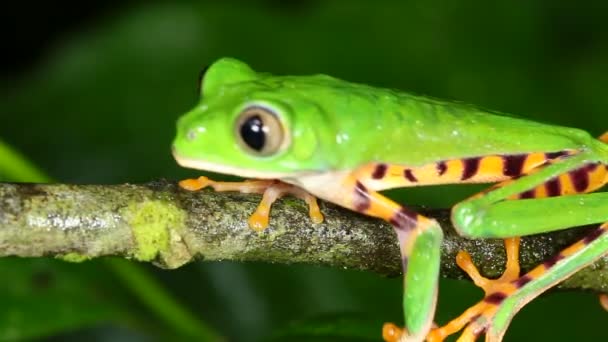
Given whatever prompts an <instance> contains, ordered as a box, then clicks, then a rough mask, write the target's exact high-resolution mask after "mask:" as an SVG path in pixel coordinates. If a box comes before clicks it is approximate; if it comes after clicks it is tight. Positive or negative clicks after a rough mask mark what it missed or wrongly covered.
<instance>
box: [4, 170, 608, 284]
mask: <svg viewBox="0 0 608 342" xmlns="http://www.w3.org/2000/svg"><path fill="white" fill-rule="evenodd" d="M258 201H259V196H256V195H243V194H238V193H216V192H213V191H211V190H203V191H200V192H188V191H184V190H181V189H180V188H179V187H178V186H177V185H176V184H175V183H173V182H168V181H156V182H150V183H145V184H135V185H133V184H123V185H65V184H26V183H1V184H0V256H21V257H42V256H52V257H60V258H63V259H65V260H68V261H83V260H86V259H90V258H97V257H102V256H121V257H125V258H132V259H137V260H140V261H150V262H154V263H155V264H156V265H158V266H161V267H166V268H176V267H179V266H181V265H183V264H185V263H187V262H190V261H192V260H238V261H265V262H273V263H308V264H316V265H323V266H330V267H341V268H352V269H359V270H366V271H373V272H376V273H379V274H382V275H385V276H396V275H398V274H400V272H401V270H400V258H399V248H398V245H397V240H396V237H395V235H394V233H393V230H392V228H391V227H390V226H389V225H388V224H386V223H384V222H382V221H380V220H377V219H373V218H368V217H364V216H362V215H359V214H357V213H354V212H351V211H348V210H345V209H342V208H339V207H336V206H335V205H332V204H330V203H324V202H321V203H320V205H321V209H322V211H323V213H324V215H325V221H324V222H323V223H322V224H316V225H315V224H312V223H311V221H310V220H309V219H308V210H307V207H306V205H305V204H304V202H302V201H299V200H296V199H292V198H285V199H282V200H280V201H278V203H276V204H275V205H274V206H273V207H272V213H271V220H270V226H269V228H267V229H266V230H264V231H263V232H260V233H258V232H255V231H253V230H251V229H250V228H249V227H248V226H247V218H248V216H249V215H250V214H251V213H252V212H253V211H254V210H255V208H256V206H257V203H258ZM417 210H419V211H420V212H421V213H424V214H425V215H427V216H431V217H434V218H436V219H438V221H439V222H440V223H441V225H442V227H443V229H444V233H445V241H444V243H443V246H442V261H441V262H442V265H441V274H442V276H444V277H449V278H466V275H465V274H464V272H462V271H461V270H460V269H459V268H458V267H457V265H456V264H455V256H456V253H457V252H458V251H459V250H462V249H464V250H466V251H468V252H469V253H471V255H472V258H473V260H474V261H475V263H476V264H477V265H478V267H479V268H480V271H481V273H482V274H484V275H486V276H489V277H497V276H499V275H500V273H501V272H502V270H503V268H504V260H505V252H504V248H503V243H502V241H501V240H494V239H483V240H469V239H465V238H462V237H460V236H458V235H457V234H456V232H455V231H454V229H453V227H452V225H451V224H450V221H449V210H430V209H424V208H417ZM596 226H597V225H596ZM596 226H595V227H596ZM593 228H594V227H578V228H573V229H568V230H564V231H559V232H554V233H548V234H540V235H535V236H530V237H525V238H523V239H522V247H521V254H520V259H521V263H522V269H523V270H529V269H531V268H532V267H534V266H535V265H537V264H539V263H541V262H542V261H543V260H545V259H547V258H549V257H550V256H552V255H555V254H556V253H558V252H559V250H561V249H562V248H564V247H566V246H568V245H569V244H571V243H573V242H574V241H576V240H577V239H579V238H581V237H582V236H583V235H584V234H585V233H586V232H588V231H589V229H593ZM560 287H561V288H571V289H586V290H593V291H597V292H608V255H607V256H604V257H602V258H600V259H599V260H597V261H596V262H595V263H594V264H592V265H590V266H588V267H586V268H584V269H583V270H580V271H579V272H578V273H576V274H575V275H574V276H572V277H571V278H570V279H568V280H567V281H565V282H563V283H562V284H561V285H560Z"/></svg>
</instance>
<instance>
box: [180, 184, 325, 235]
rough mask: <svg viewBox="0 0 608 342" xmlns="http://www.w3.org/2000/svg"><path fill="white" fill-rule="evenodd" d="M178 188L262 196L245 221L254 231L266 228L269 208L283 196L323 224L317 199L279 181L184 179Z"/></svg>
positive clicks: (316, 221) (312, 218)
mask: <svg viewBox="0 0 608 342" xmlns="http://www.w3.org/2000/svg"><path fill="white" fill-rule="evenodd" d="M179 186H180V187H182V188H183V189H186V190H190V191H197V190H200V189H203V188H205V187H207V186H210V187H212V188H213V189H214V190H215V191H238V192H242V193H248V194H249V193H256V194H263V196H262V200H261V201H260V204H259V205H258V207H257V209H256V210H255V212H254V213H253V214H252V215H251V216H250V217H249V220H248V221H247V222H248V223H249V227H251V229H253V230H255V231H262V230H264V229H266V227H268V222H269V215H270V208H271V207H272V204H273V203H274V202H275V201H276V200H277V199H279V198H281V197H283V196H285V195H293V196H295V197H297V198H300V199H302V200H304V201H305V202H306V204H308V214H309V216H310V219H311V220H312V221H313V223H321V222H323V214H321V210H320V209H319V205H318V203H317V198H316V197H314V196H313V195H311V194H309V193H308V192H306V191H305V190H303V189H301V188H299V187H297V186H295V185H291V184H288V183H284V182H281V181H279V180H274V179H271V180H247V181H243V182H216V181H213V180H210V179H209V178H207V177H204V176H201V177H198V178H195V179H185V180H183V181H180V182H179Z"/></svg>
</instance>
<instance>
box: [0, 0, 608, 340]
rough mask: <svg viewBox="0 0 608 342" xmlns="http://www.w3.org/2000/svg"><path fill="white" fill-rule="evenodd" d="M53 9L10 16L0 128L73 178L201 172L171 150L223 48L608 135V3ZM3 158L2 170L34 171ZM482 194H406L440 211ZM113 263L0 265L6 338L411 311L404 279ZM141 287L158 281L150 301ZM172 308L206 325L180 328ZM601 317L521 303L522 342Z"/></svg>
mask: <svg viewBox="0 0 608 342" xmlns="http://www.w3.org/2000/svg"><path fill="white" fill-rule="evenodd" d="M41 6H43V7H42V8H37V11H35V13H33V11H31V9H30V8H27V7H25V5H21V7H16V8H15V10H14V11H8V12H7V14H8V13H10V17H11V19H10V20H9V23H11V24H12V26H13V27H12V29H13V30H15V31H14V32H15V36H14V37H13V38H14V41H12V42H10V43H9V47H10V48H9V49H7V50H6V51H5V53H6V57H8V60H7V62H5V63H4V64H3V73H2V79H1V80H0V90H1V93H0V99H1V101H0V134H1V135H0V138H1V139H2V140H4V141H5V142H6V143H7V144H9V145H11V146H13V147H15V148H17V149H18V150H20V151H21V153H23V155H25V156H27V157H28V158H30V159H31V160H32V161H33V162H34V163H35V164H36V165H38V166H39V167H41V168H42V169H43V170H44V171H45V172H46V173H48V174H50V175H52V177H54V178H55V179H57V180H59V181H62V182H72V183H122V182H141V181H148V180H151V179H156V178H160V177H164V178H170V179H178V178H183V177H186V176H193V175H196V173H195V172H192V171H187V170H181V169H179V168H178V167H177V166H176V165H175V163H174V161H173V160H172V158H171V156H170V153H169V146H170V142H171V139H172V137H173V134H174V125H175V120H176V119H177V117H178V116H179V115H180V114H181V113H183V112H185V111H186V110H188V109H189V108H190V107H191V106H192V105H193V104H194V103H195V102H196V101H197V90H196V89H197V87H196V80H197V74H198V72H199V71H200V70H201V69H202V67H203V66H205V65H206V64H209V63H210V62H212V61H213V60H215V59H216V58H218V57H221V56H233V57H237V58H240V59H243V60H245V61H247V62H248V63H250V64H251V65H252V66H253V67H254V68H255V69H257V70H262V71H268V72H273V73H279V74H280V73H288V74H307V73H327V74H331V75H334V76H337V77H341V78H344V79H348V80H352V81H357V82H364V83H368V84H372V85H376V86H384V87H394V88H399V89H405V90H410V91H414V92H417V93H423V94H429V95H432V96H436V97H443V98H449V99H457V100H461V101H466V102H471V103H475V104H478V105H482V106H485V107H489V108H493V109H497V110H502V111H506V112H512V113H517V114H520V115H522V116H525V117H530V118H533V119H536V120H542V121H548V122H552V123H555V124H561V125H570V126H577V127H581V128H584V129H587V130H589V131H590V132H591V133H593V134H596V135H599V134H600V133H602V132H604V131H605V130H606V129H608V115H606V112H605V110H606V108H608V96H606V94H605V90H606V89H608V63H606V61H607V60H608V27H607V26H606V13H608V11H607V10H608V5H607V3H606V2H603V1H597V2H591V1H577V2H576V3H575V2H572V3H570V2H568V1H564V2H555V1H549V0H544V1H496V2H486V1H481V0H476V1H464V2H463V1H459V2H443V1H438V0H425V1H422V0H417V1H394V2H393V1H354V0H351V1H276V0H275V1H245V0H244V1H235V0H233V1H222V2H220V1H217V2H211V1H178V2H162V1H146V2H144V1H130V2H116V3H115V4H112V2H109V3H108V2H104V3H101V2H100V3H99V4H97V5H95V4H94V3H91V4H89V5H88V6H92V7H88V6H87V7H86V8H85V7H84V5H80V7H70V11H65V10H64V9H65V8H62V7H61V6H58V5H54V4H53V5H50V4H49V5H41ZM45 6H46V7H45ZM1 158H3V157H2V154H0V159H1ZM3 163H4V164H5V166H4V167H3V168H0V176H2V175H3V176H2V177H3V179H4V180H15V179H17V178H19V177H15V176H14V175H11V174H10V172H8V171H7V169H8V166H6V164H7V162H6V160H5V161H2V160H0V165H1V164H3ZM478 189H479V188H475V187H455V186H451V187H442V188H432V189H412V190H407V191H399V192H394V193H392V195H395V196H397V197H398V198H400V200H401V201H403V202H407V203H410V204H428V205H433V206H444V207H445V206H449V205H450V204H451V203H453V202H454V201H457V200H459V199H462V198H463V197H464V196H466V195H467V194H470V193H472V192H473V191H476V190H478ZM539 215H550V212H549V211H548V212H546V213H539ZM112 262H113V261H110V262H107V261H92V262H86V263H83V264H67V263H64V262H61V261H56V260H21V259H10V258H8V259H7V258H5V259H2V260H0V277H1V278H2V280H3V281H2V284H1V285H0V303H2V305H1V306H0V340H14V339H20V338H26V337H30V338H31V337H46V338H48V339H50V340H55V339H57V340H80V339H83V338H85V337H86V338H87V339H90V340H93V341H106V340H113V341H114V340H135V341H148V340H156V339H166V338H169V337H172V338H174V339H189V338H198V339H205V336H209V335H206V334H205V332H204V330H205V327H206V326H207V325H209V326H211V327H212V329H213V330H215V331H217V332H218V333H219V334H221V335H224V336H226V337H227V338H228V339H229V340H231V341H251V340H268V339H272V338H274V340H285V339H287V336H290V338H292V339H293V340H296V337H294V336H299V339H300V340H309V339H311V336H317V338H320V336H325V337H326V339H327V340H334V341H335V340H337V339H338V338H337V337H338V336H341V337H342V339H343V340H354V339H355V338H359V339H360V340H366V339H367V340H377V339H378V336H379V335H378V334H379V328H380V323H381V322H382V321H387V320H390V321H398V322H400V321H401V313H400V304H399V303H400V301H401V297H400V288H401V280H400V279H383V278H380V277H378V276H376V275H373V274H363V273H359V272H352V271H346V270H335V269H320V268H315V267H310V266H301V265H292V266H285V265H266V264H237V263H225V262H224V263H204V262H197V263H193V264H190V265H188V266H186V267H183V268H182V269H179V270H174V271H162V270H157V269H155V268H153V267H151V266H148V265H139V266H137V267H138V272H141V271H142V270H143V271H144V272H145V273H142V274H147V275H151V278H149V279H148V278H145V277H144V278H142V279H143V281H140V282H138V281H137V280H133V278H132V277H129V276H125V273H124V272H122V273H121V272H120V270H119V269H120V267H122V266H116V265H112ZM127 267H132V265H130V266H127ZM126 273H127V274H130V272H126ZM142 279H140V280H142ZM138 284H139V285H138ZM141 284H148V285H149V286H152V288H153V289H152V290H151V291H152V292H146V293H152V295H151V296H146V295H145V294H143V295H142V292H145V291H146V290H145V288H146V286H145V285H143V286H140V285H141ZM156 286H160V287H159V288H156ZM163 289H164V290H163ZM148 290H149V289H148ZM155 291H156V292H155ZM154 293H156V295H155V294H154ZM480 295H481V294H480V293H479V291H477V290H475V289H474V288H473V287H472V285H470V284H466V283H461V282H456V281H443V282H442V286H441V291H440V309H439V315H438V317H437V320H438V321H439V322H445V321H446V320H447V319H449V318H450V317H453V315H455V314H457V313H458V312H460V311H461V310H462V309H464V308H465V307H466V305H467V304H472V303H473V302H474V301H476V300H478V299H479V296H480ZM163 296H166V298H165V297H163ZM163 298H164V299H163ZM167 298H173V299H172V300H175V301H177V303H174V302H171V300H169V301H168V302H167V301H166V299H167ZM175 310H177V311H180V310H181V312H182V313H186V316H187V312H191V313H192V315H194V318H193V320H190V321H189V320H188V318H183V321H188V323H183V322H182V316H179V315H177V314H176V315H174V314H173V313H174V312H176V311H175ZM163 317H164V318H163ZM167 317H180V318H179V319H175V320H178V321H180V322H182V323H183V324H182V323H179V322H178V323H175V322H171V319H167ZM190 318H192V317H190ZM605 319H606V314H605V313H604V312H602V311H601V309H600V307H599V305H598V303H597V300H596V297H595V296H593V295H591V294H585V293H555V294H551V295H548V296H545V297H543V298H540V299H539V300H537V301H535V302H533V303H532V304H531V305H529V306H528V307H526V308H525V309H524V310H523V311H522V312H521V313H520V314H519V315H518V316H517V317H516V319H515V320H514V322H513V326H512V329H511V330H510V331H509V332H508V334H507V340H512V341H515V340H521V339H523V338H525V339H526V340H531V339H536V340H553V341H558V340H563V341H568V340H573V339H582V340H591V339H592V338H597V337H600V336H604V337H605V330H604V329H603V327H602V326H601V323H605ZM197 324H199V325H200V326H197ZM180 326H181V328H180ZM201 327H202V328H201Z"/></svg>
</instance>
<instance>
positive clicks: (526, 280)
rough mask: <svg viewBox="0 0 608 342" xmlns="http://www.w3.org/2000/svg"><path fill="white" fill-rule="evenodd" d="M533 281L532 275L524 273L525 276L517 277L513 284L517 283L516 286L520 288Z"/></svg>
mask: <svg viewBox="0 0 608 342" xmlns="http://www.w3.org/2000/svg"><path fill="white" fill-rule="evenodd" d="M531 281H532V278H530V276H528V275H525V274H524V275H523V276H521V277H519V278H517V280H515V281H514V282H513V284H515V286H517V288H518V289H519V288H522V287H524V285H526V284H527V283H529V282H531Z"/></svg>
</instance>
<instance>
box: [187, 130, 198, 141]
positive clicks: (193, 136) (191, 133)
mask: <svg viewBox="0 0 608 342" xmlns="http://www.w3.org/2000/svg"><path fill="white" fill-rule="evenodd" d="M197 135H198V132H197V131H196V130H194V129H191V130H189V131H188V133H186V139H188V140H190V141H192V140H194V139H196V137H197Z"/></svg>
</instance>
